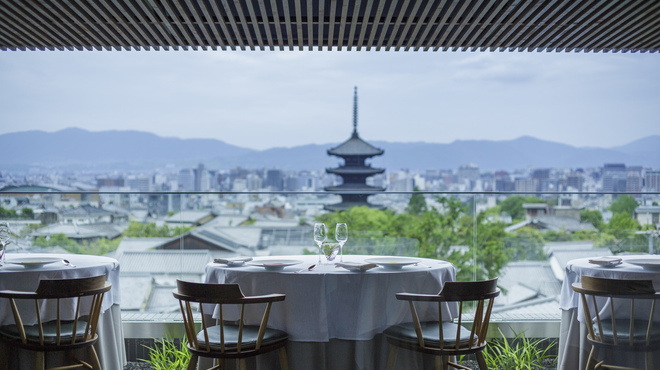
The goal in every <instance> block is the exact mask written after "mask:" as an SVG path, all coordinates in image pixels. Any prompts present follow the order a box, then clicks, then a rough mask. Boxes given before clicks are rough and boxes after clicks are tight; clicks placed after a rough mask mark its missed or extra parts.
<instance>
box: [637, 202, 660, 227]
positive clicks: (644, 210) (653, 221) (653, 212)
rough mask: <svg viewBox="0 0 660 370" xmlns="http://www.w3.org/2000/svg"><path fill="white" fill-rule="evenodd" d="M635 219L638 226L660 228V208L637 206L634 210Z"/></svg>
mask: <svg viewBox="0 0 660 370" xmlns="http://www.w3.org/2000/svg"><path fill="white" fill-rule="evenodd" d="M635 219H636V220H637V222H639V224H640V225H642V226H644V225H653V226H655V227H659V226H660V206H639V207H637V208H636V209H635Z"/></svg>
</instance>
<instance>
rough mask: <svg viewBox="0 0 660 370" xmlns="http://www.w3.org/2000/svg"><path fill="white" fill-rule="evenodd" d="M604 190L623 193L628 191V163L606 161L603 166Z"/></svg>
mask: <svg viewBox="0 0 660 370" xmlns="http://www.w3.org/2000/svg"><path fill="white" fill-rule="evenodd" d="M603 191H604V192H609V193H623V192H625V191H626V165H625V164H623V163H606V164H605V166H603Z"/></svg>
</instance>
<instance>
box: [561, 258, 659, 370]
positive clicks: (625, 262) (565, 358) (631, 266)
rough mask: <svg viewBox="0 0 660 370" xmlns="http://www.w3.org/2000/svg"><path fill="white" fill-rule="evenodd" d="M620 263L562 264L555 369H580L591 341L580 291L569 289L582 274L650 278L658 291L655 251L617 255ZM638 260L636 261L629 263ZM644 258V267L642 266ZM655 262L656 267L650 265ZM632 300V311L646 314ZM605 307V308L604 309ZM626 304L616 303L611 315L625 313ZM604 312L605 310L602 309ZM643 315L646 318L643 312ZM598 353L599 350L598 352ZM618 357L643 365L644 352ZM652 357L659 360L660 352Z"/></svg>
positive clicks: (627, 362)
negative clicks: (633, 304)
mask: <svg viewBox="0 0 660 370" xmlns="http://www.w3.org/2000/svg"><path fill="white" fill-rule="evenodd" d="M620 257H621V260H622V263H621V264H618V265H612V266H608V265H606V266H602V265H598V264H595V263H590V262H589V258H580V259H575V260H571V261H569V262H568V263H567V264H566V268H565V271H564V282H563V284H562V290H561V297H560V308H561V310H562V319H561V329H560V334H559V355H558V358H557V363H558V366H557V369H559V370H575V369H584V368H585V366H586V362H587V358H588V357H589V351H590V350H591V345H590V344H589V342H588V341H587V339H586V330H587V329H586V325H585V324H584V310H583V308H582V302H581V300H580V295H579V294H578V293H576V292H575V291H573V288H572V284H573V283H577V282H580V281H581V277H582V275H588V276H596V277H601V278H607V279H630V280H651V281H653V286H654V288H655V290H656V291H660V256H658V255H625V256H620ZM635 261H639V262H640V263H639V264H636V263H632V262H635ZM644 261H646V266H645V267H646V268H645V267H642V265H643V264H644ZM652 265H657V267H655V266H652ZM643 308H644V307H643V306H642V305H640V304H636V309H635V312H636V313H637V314H639V315H642V314H644V312H645V313H646V314H647V315H648V312H649V311H648V310H643ZM608 311H609V309H608ZM629 311H630V306H629V305H627V304H623V305H620V306H617V307H616V309H615V315H617V317H619V315H622V317H626V316H627V315H628V314H629ZM605 314H607V312H605ZM654 317H655V318H656V320H660V305H656V310H655V316H654ZM645 318H648V316H646V317H645ZM601 356H603V354H602V353H601ZM616 357H618V359H615V360H620V361H622V362H625V365H629V366H634V365H635V364H633V363H632V362H634V361H640V362H639V364H637V365H638V366H640V367H641V368H643V367H644V366H643V362H644V356H635V355H632V354H631V355H630V356H623V355H622V354H617V356H616ZM654 360H656V363H660V353H654Z"/></svg>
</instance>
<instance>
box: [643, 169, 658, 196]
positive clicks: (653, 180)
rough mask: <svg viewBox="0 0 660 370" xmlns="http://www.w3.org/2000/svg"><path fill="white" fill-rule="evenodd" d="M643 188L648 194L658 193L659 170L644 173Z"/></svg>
mask: <svg viewBox="0 0 660 370" xmlns="http://www.w3.org/2000/svg"><path fill="white" fill-rule="evenodd" d="M644 187H645V188H646V191H648V192H657V191H660V170H648V171H646V176H645V181H644Z"/></svg>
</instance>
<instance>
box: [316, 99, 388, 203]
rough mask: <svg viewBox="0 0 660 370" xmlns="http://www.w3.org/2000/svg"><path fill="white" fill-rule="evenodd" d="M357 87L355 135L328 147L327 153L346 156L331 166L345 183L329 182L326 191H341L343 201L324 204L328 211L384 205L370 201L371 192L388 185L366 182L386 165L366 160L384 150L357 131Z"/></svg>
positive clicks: (329, 171) (383, 189)
mask: <svg viewBox="0 0 660 370" xmlns="http://www.w3.org/2000/svg"><path fill="white" fill-rule="evenodd" d="M357 111H358V108H357V87H355V93H354V98H353V135H351V137H350V139H348V140H346V141H345V142H343V143H342V144H339V145H338V146H336V147H334V148H332V149H329V150H328V155H334V156H337V157H340V158H342V159H343V160H344V165H343V166H340V167H337V168H328V169H326V170H325V171H326V172H327V173H331V174H335V175H338V176H341V178H342V179H343V183H342V184H341V185H338V186H328V187H326V188H325V191H327V192H331V193H336V194H339V195H341V198H342V201H341V203H337V204H329V205H326V206H325V207H324V208H325V209H326V210H328V211H345V210H347V209H348V208H350V207H358V206H367V207H370V208H379V209H384V208H385V207H382V206H376V205H373V204H371V203H369V202H367V197H368V196H369V195H372V194H375V193H378V192H381V191H385V188H382V187H376V186H370V185H367V183H366V181H367V177H369V176H373V175H377V174H380V173H383V172H384V171H385V169H383V168H372V167H371V165H368V164H366V163H365V161H366V159H367V158H371V157H375V156H377V155H382V154H383V153H384V152H385V151H384V150H382V149H380V148H376V147H375V146H373V145H371V144H369V143H367V142H366V141H364V140H362V139H361V138H360V136H359V135H358V132H357Z"/></svg>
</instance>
